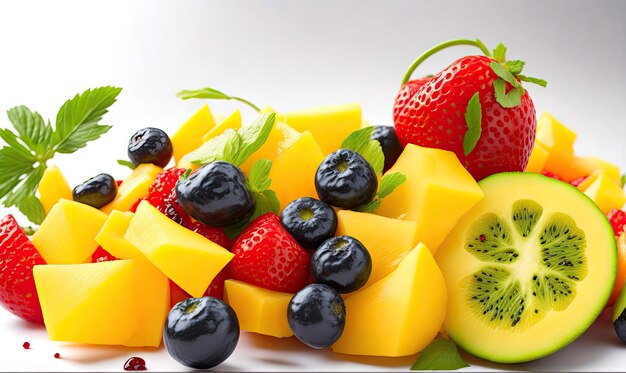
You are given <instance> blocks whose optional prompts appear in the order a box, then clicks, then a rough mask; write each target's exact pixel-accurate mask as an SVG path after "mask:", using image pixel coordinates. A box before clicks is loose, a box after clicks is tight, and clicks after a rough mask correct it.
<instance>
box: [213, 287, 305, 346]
mask: <svg viewBox="0 0 626 373" xmlns="http://www.w3.org/2000/svg"><path fill="white" fill-rule="evenodd" d="M224 290H225V292H224V294H225V297H226V298H225V299H226V302H227V303H228V304H229V305H230V306H231V307H232V308H233V310H235V313H236V314H237V318H239V326H240V327H241V330H244V331H247V332H252V333H258V334H263V335H270V336H272V337H278V338H283V337H291V336H292V335H293V332H292V331H291V328H289V323H288V322H287V306H288V305H289V301H290V300H291V298H292V297H293V294H289V293H281V292H278V291H272V290H268V289H264V288H261V287H258V286H254V285H250V284H247V283H245V282H241V281H237V280H226V281H225V282H224Z"/></svg>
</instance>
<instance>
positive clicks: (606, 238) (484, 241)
mask: <svg viewBox="0 0 626 373" xmlns="http://www.w3.org/2000/svg"><path fill="white" fill-rule="evenodd" d="M455 45H470V46H474V47H477V48H478V49H480V50H481V52H482V53H483V55H481V56H467V57H463V58H461V59H459V60H457V61H455V62H453V63H452V64H451V65H450V66H449V67H447V68H446V69H444V70H442V71H441V72H439V73H438V74H436V75H434V76H432V77H425V78H419V79H414V80H409V79H410V77H411V75H412V73H413V71H414V70H415V69H416V68H417V66H419V65H420V64H421V63H422V62H423V61H424V60H425V59H426V58H428V57H429V56H430V55H432V54H434V53H436V52H438V51H440V50H442V49H445V48H448V47H452V46H455ZM523 67H524V62H522V61H519V60H507V59H506V48H505V47H504V46H503V45H502V44H500V45H498V47H497V48H495V49H494V50H493V51H489V50H488V49H487V48H486V47H485V46H484V44H483V43H482V42H480V41H479V40H455V41H451V42H446V43H443V44H440V45H438V46H436V47H434V48H432V49H430V50H429V51H427V52H425V53H424V54H423V55H422V56H420V57H418V59H416V61H415V62H414V63H413V64H412V66H411V67H410V69H409V71H408V72H407V75H406V77H405V80H404V82H403V85H402V87H401V89H400V91H399V93H398V95H397V97H396V101H395V105H394V109H393V114H394V126H393V127H392V126H368V125H364V124H363V120H362V118H361V109H360V106H359V105H358V104H346V105H337V106H327V107H321V108H313V109H307V110H302V111H296V112H285V113H283V112H275V111H274V110H272V109H271V108H269V107H268V108H265V109H259V108H258V107H257V106H255V105H253V104H251V103H250V102H249V101H247V100H243V99H240V98H237V97H232V96H229V95H226V94H224V93H222V92H220V91H217V90H215V89H211V88H204V89H199V90H194V91H182V92H181V93H180V94H179V96H180V97H182V98H185V99H187V98H209V99H235V100H239V101H242V102H244V103H246V104H248V105H250V106H252V107H253V108H254V109H255V110H257V111H258V112H259V113H258V116H257V117H256V119H255V120H254V121H253V122H252V123H250V124H248V125H246V126H244V125H243V124H242V118H241V115H240V113H239V111H238V110H236V111H235V112H233V113H232V114H231V115H230V116H228V117H226V118H225V119H223V120H221V121H219V122H216V121H215V119H214V117H213V115H212V113H211V111H210V109H209V107H208V106H207V105H204V106H202V107H201V108H200V110H198V111H197V112H196V113H195V114H194V115H193V116H192V117H191V118H190V119H189V120H188V121H187V122H185V123H184V124H183V125H182V126H181V127H180V128H179V129H178V131H177V132H176V133H174V134H173V135H172V136H171V137H170V136H168V135H167V134H166V133H165V132H163V131H162V130H160V129H157V128H152V127H148V128H144V129H140V130H139V131H137V132H136V133H134V134H133V135H132V136H131V137H130V141H129V143H128V160H123V161H119V163H120V164H122V165H125V166H128V167H129V168H131V169H132V171H131V173H130V175H129V176H128V177H126V178H125V179H124V180H122V181H117V180H116V179H115V178H114V177H113V176H111V175H108V174H99V175H96V176H94V177H92V178H91V179H89V180H87V181H85V182H84V183H82V184H80V185H77V186H75V187H74V188H71V187H70V186H69V185H68V183H67V181H66V179H65V177H64V175H63V174H62V172H61V170H60V169H59V168H57V167H55V166H51V167H47V163H46V162H47V161H49V160H50V159H52V158H53V156H54V154H55V153H72V152H75V151H77V150H78V149H80V148H82V147H84V146H86V145H87V143H88V142H90V141H93V140H95V139H97V138H98V137H100V135H102V134H103V133H105V132H106V131H107V130H108V128H109V127H108V126H104V125H100V124H99V121H100V120H101V118H102V116H103V115H104V114H105V113H106V111H107V109H108V107H109V106H110V105H112V104H113V102H115V99H116V97H117V95H118V94H119V92H120V90H119V89H116V88H112V87H103V88H98V89H95V90H88V91H86V92H84V93H83V94H81V95H77V96H76V97H75V98H73V99H71V100H69V101H68V102H67V103H66V104H65V105H63V107H62V108H61V110H60V111H59V115H58V116H57V123H56V126H55V128H54V129H53V128H52V127H51V125H50V124H45V122H44V121H43V119H42V118H41V116H40V115H39V114H38V113H36V112H32V111H30V110H29V109H27V108H26V107H23V106H20V107H17V108H14V109H11V110H10V111H9V118H10V120H11V122H12V124H13V126H14V128H15V130H16V132H17V133H14V132H13V131H11V130H8V129H5V130H1V131H0V137H1V138H2V139H3V140H4V142H5V143H6V145H5V146H4V147H3V148H2V149H0V166H2V167H3V170H6V172H5V174H3V175H0V198H1V199H2V200H3V203H4V204H5V205H6V206H17V207H18V208H19V209H20V211H22V212H23V214H24V215H25V216H26V217H27V218H28V219H30V220H31V221H32V222H33V223H35V224H37V225H39V226H38V228H37V229H36V231H35V232H28V233H32V237H31V238H29V237H28V236H27V234H26V233H27V232H26V231H25V230H24V229H22V227H20V226H19V225H18V223H17V221H16V220H15V219H14V217H13V216H11V215H8V216H6V217H5V218H4V219H2V220H1V221H0V263H2V266H1V267H0V303H1V304H2V305H3V306H4V307H5V308H6V309H7V310H8V311H9V312H11V313H13V314H14V315H16V316H19V317H21V318H23V319H25V320H28V321H32V322H38V323H44V324H45V326H46V330H47V333H48V336H49V338H50V339H51V340H55V341H68V342H76V343H87V344H100V345H122V346H129V347H139V346H141V347H159V346H160V345H161V343H162V342H163V344H164V345H165V347H166V349H167V351H168V352H169V354H170V355H171V356H172V357H173V358H174V359H176V360H177V361H178V362H180V363H181V364H183V365H185V366H188V367H191V368H197V369H206V368H211V367H214V366H216V365H218V364H220V363H222V362H223V361H224V360H226V359H227V358H228V357H229V356H230V355H231V353H232V352H233V351H234V350H235V348H236V346H237V343H238V340H239V337H240V333H241V331H244V332H249V333H258V334H263V335H267V336H272V337H276V338H286V337H291V336H295V337H296V338H297V339H298V340H300V341H301V342H302V343H304V344H306V345H308V346H310V347H312V348H315V349H323V348H330V349H332V351H334V352H336V353H339V354H350V355H371V356H385V357H395V356H408V355H414V354H417V353H420V352H421V353H420V356H419V358H418V361H417V362H416V365H415V367H416V369H417V367H419V368H420V369H435V366H432V365H427V364H425V363H424V361H425V359H423V358H425V356H426V355H427V354H428V353H429V351H432V350H437V349H438V348H439V347H437V346H441V344H450V343H452V341H453V342H455V343H456V344H458V345H459V346H460V347H462V348H463V349H464V350H466V351H467V352H470V353H472V354H473V355H476V356H478V357H481V358H484V359H488V360H491V361H495V362H507V363H512V362H521V361H529V360H533V359H537V358H540V357H543V356H546V355H548V354H550V353H553V352H555V351H557V350H559V349H561V348H563V347H564V346H565V345H567V344H568V343H570V342H571V341H573V340H574V339H576V338H577V337H578V336H580V335H581V334H582V333H583V332H584V331H585V330H586V329H587V328H588V327H589V326H590V325H591V324H592V323H593V322H594V321H595V320H596V318H597V316H598V315H599V313H600V312H601V311H602V310H603V309H604V308H605V306H607V305H612V304H613V302H615V306H614V326H615V329H616V331H617V333H618V336H619V337H620V338H621V339H622V340H624V341H625V342H626V290H625V291H622V288H623V285H624V282H625V280H626V233H625V232H624V231H625V230H626V212H624V211H623V210H621V209H622V208H623V206H624V203H625V202H626V197H625V196H624V191H623V187H624V185H623V183H624V177H623V176H620V170H619V168H618V167H617V166H616V165H613V164H611V163H610V162H607V161H604V160H600V159H597V158H592V157H580V156H578V155H576V154H575V153H574V148H573V143H574V140H575V137H576V135H575V134H574V133H573V132H572V131H571V130H569V129H568V128H567V127H565V126H564V125H563V124H561V123H559V122H558V121H557V120H556V119H555V118H554V117H552V116H551V115H550V114H547V113H546V114H543V115H542V116H541V117H540V118H539V120H538V121H537V119H536V113H535V110H534V106H533V103H532V100H531V98H530V96H529V93H528V91H526V90H525V88H524V87H522V82H527V83H536V84H539V85H542V86H545V85H546V83H545V81H543V80H541V79H536V78H531V77H528V76H525V75H522V74H521V72H522V69H523ZM524 171H525V172H524ZM36 192H37V193H36ZM620 294H621V295H620ZM616 300H617V301H616ZM547 330H549V333H548V332H546V331H547ZM442 331H443V332H444V333H443V334H444V335H445V336H446V337H445V338H441V337H438V335H439V334H440V333H441V332H442ZM431 343H432V344H431ZM447 350H449V351H454V352H456V347H455V346H454V345H452V348H451V349H447ZM135 359H139V358H135ZM420 359H423V360H420ZM440 359H443V360H445V361H443V360H441V361H439V363H442V362H443V363H444V364H448V365H444V366H443V369H455V368H458V367H461V366H454V365H450V364H452V363H451V362H454V361H457V360H461V361H462V359H460V358H458V359H457V358H451V357H449V356H444V357H441V358H440ZM127 365H129V367H130V366H140V367H143V369H145V362H143V360H141V359H139V360H137V361H135V362H134V363H132V364H131V363H128V364H127ZM438 367H439V368H441V366H438ZM129 369H130V368H129ZM133 369H134V368H133Z"/></svg>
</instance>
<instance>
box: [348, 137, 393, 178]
mask: <svg viewBox="0 0 626 373" xmlns="http://www.w3.org/2000/svg"><path fill="white" fill-rule="evenodd" d="M373 131H374V127H365V128H361V129H359V130H356V131H354V132H352V133H351V134H350V135H348V137H346V139H345V140H343V142H342V143H341V147H342V148H344V149H350V150H353V151H355V152H357V153H359V154H360V155H361V156H362V157H363V158H365V160H366V161H367V162H369V164H370V165H371V166H372V168H373V169H374V172H376V175H382V173H383V167H384V166H385V154H384V153H383V149H382V148H381V146H380V143H379V142H378V141H377V140H371V139H370V136H371V135H372V132H373Z"/></svg>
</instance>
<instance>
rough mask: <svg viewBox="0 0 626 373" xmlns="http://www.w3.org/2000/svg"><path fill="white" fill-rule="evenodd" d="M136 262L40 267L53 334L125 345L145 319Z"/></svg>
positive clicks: (41, 298) (46, 317)
mask: <svg viewBox="0 0 626 373" xmlns="http://www.w3.org/2000/svg"><path fill="white" fill-rule="evenodd" d="M135 266H136V264H135V262H134V261H132V260H116V261H112V262H101V263H89V264H74V265H38V266H35V268H34V270H33V275H34V278H35V284H36V286H37V294H38V296H39V301H40V303H41V310H42V312H43V317H44V323H45V325H46V329H47V331H48V336H49V338H50V339H51V340H55V341H66V342H76V343H91V344H105V345H121V344H124V343H125V342H126V341H127V340H128V339H129V338H131V337H132V336H133V334H135V332H136V331H137V327H138V322H139V319H140V315H139V314H138V312H137V310H138V305H137V302H138V299H137V298H136V296H135V295H136V289H135V285H134V284H135V281H136V280H137V274H138V272H137V271H136V267H135ZM141 317H145V315H141Z"/></svg>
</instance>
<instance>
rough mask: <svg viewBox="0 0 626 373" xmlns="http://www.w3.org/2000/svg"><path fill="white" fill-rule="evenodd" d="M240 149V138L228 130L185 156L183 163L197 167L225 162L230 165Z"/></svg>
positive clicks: (233, 131)
mask: <svg viewBox="0 0 626 373" xmlns="http://www.w3.org/2000/svg"><path fill="white" fill-rule="evenodd" d="M240 147H241V136H239V133H238V132H237V131H235V130H233V129H228V130H226V131H225V132H224V133H222V134H220V135H219V136H215V137H214V138H212V139H211V140H209V141H207V142H205V143H204V144H202V145H201V146H200V147H199V148H198V149H196V150H194V151H192V152H190V153H188V154H186V155H185V156H184V157H183V161H186V162H190V163H193V164H195V165H197V166H204V165H205V164H208V163H211V162H215V161H220V160H221V161H226V162H231V163H232V160H233V159H232V158H234V157H235V154H236V153H237V150H238V149H239V148H240Z"/></svg>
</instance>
